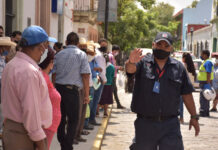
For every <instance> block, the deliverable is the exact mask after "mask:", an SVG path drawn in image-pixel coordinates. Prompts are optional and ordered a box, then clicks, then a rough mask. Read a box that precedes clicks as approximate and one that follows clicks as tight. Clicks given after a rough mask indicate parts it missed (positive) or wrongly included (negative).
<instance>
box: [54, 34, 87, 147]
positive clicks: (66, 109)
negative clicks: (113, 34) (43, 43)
mask: <svg viewBox="0 0 218 150" xmlns="http://www.w3.org/2000/svg"><path fill="white" fill-rule="evenodd" d="M78 43H79V37H78V35H77V34H76V33H74V32H71V33H69V34H68V36H67V41H66V45H67V47H66V49H63V50H62V51H60V52H59V53H58V54H56V55H55V60H54V74H53V81H55V86H56V88H57V90H58V91H59V92H60V94H61V115H62V116H61V123H60V125H59V127H58V133H57V136H58V141H59V142H60V144H61V149H62V150H72V149H73V147H72V145H73V140H74V137H75V133H76V128H77V125H78V121H79V105H80V101H81V99H80V96H79V94H80V93H81V89H83V90H84V99H83V100H84V104H88V103H89V78H90V67H89V63H88V59H87V55H86V54H85V53H84V52H83V51H81V50H80V49H79V48H78V47H77V45H78ZM66 127H67V131H66V132H65V129H66Z"/></svg>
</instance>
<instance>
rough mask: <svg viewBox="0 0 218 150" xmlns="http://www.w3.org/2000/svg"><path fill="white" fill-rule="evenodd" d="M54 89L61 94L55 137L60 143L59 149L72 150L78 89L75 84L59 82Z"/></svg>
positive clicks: (77, 117)
mask: <svg viewBox="0 0 218 150" xmlns="http://www.w3.org/2000/svg"><path fill="white" fill-rule="evenodd" d="M56 89H57V90H58V92H59V93H60V95H61V122H60V125H59V127H58V132H57V138H58V141H59V142H60V144H61V150H72V149H73V146H72V145H73V140H74V137H75V134H76V129H77V125H78V121H79V100H80V98H79V89H78V88H76V87H75V86H67V85H60V84H56Z"/></svg>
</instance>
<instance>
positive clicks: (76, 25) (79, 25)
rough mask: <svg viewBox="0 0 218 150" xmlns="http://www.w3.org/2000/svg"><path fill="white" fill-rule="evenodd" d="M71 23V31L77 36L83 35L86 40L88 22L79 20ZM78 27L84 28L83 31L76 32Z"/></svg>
mask: <svg viewBox="0 0 218 150" xmlns="http://www.w3.org/2000/svg"><path fill="white" fill-rule="evenodd" d="M73 24H74V28H73V32H75V33H77V34H78V35H79V37H83V38H85V39H86V40H88V38H89V31H88V29H89V26H90V24H89V23H80V22H74V23H73ZM79 28H84V29H85V33H79V32H78V29H79Z"/></svg>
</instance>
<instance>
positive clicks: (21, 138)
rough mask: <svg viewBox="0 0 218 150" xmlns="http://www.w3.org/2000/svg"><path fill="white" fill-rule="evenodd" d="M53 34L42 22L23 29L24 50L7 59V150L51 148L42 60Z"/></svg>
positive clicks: (4, 88) (4, 111)
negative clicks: (43, 26) (47, 129)
mask: <svg viewBox="0 0 218 150" xmlns="http://www.w3.org/2000/svg"><path fill="white" fill-rule="evenodd" d="M49 40H50V38H49V37H48V35H47V33H46V32H45V30H44V29H42V28H41V27H39V26H30V27H28V28H26V29H25V30H24V31H23V34H22V39H21V41H20V46H21V48H22V50H21V52H17V53H16V55H15V57H14V58H13V59H12V60H11V61H10V62H9V63H7V65H6V66H5V69H4V71H3V74H2V114H3V117H4V119H5V120H4V129H3V134H2V136H3V140H2V141H3V147H4V148H3V149H4V150H21V149H22V150H24V149H26V150H27V149H28V150H36V149H37V150H47V141H46V134H45V132H44V130H43V129H45V128H48V127H50V125H51V124H52V105H51V101H50V98H49V93H48V87H47V84H46V81H45V80H44V78H43V75H42V72H41V69H40V67H39V66H38V63H39V62H40V59H41V56H42V54H43V53H44V51H45V49H47V45H46V43H47V41H49Z"/></svg>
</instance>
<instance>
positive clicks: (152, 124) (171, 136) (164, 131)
mask: <svg viewBox="0 0 218 150" xmlns="http://www.w3.org/2000/svg"><path fill="white" fill-rule="evenodd" d="M135 135H136V137H135V143H133V144H132V145H131V146H130V150H184V147H183V142H182V135H181V132H180V123H179V120H178V118H177V117H174V118H171V119H168V120H165V121H153V120H147V119H143V118H139V117H138V118H137V119H136V121H135ZM158 148H159V149H158Z"/></svg>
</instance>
